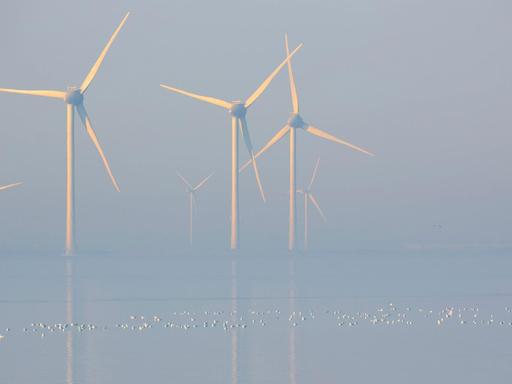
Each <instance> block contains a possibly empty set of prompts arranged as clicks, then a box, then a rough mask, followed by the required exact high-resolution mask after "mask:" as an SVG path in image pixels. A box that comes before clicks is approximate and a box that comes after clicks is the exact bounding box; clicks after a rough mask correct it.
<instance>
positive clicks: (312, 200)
mask: <svg viewBox="0 0 512 384" xmlns="http://www.w3.org/2000/svg"><path fill="white" fill-rule="evenodd" d="M308 197H309V200H311V202H312V203H313V205H314V206H315V208H316V209H317V211H318V213H319V214H320V216H322V219H323V220H324V221H325V222H327V218H326V217H325V215H324V213H323V212H322V209H321V208H320V205H319V204H318V202H317V201H316V199H315V196H313V195H312V194H311V193H308Z"/></svg>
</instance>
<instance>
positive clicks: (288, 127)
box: [240, 35, 373, 250]
mask: <svg viewBox="0 0 512 384" xmlns="http://www.w3.org/2000/svg"><path fill="white" fill-rule="evenodd" d="M285 47H286V53H287V54H288V52H289V49H288V36H287V35H285ZM288 78H289V81H290V93H291V98H292V106H293V112H292V113H291V114H290V117H289V119H288V122H287V123H286V124H285V126H284V127H283V128H281V130H280V131H278V132H277V133H276V134H275V136H274V137H272V138H271V139H270V140H269V141H268V142H267V144H265V145H264V146H263V147H262V148H261V149H260V150H259V151H258V152H257V153H256V155H255V158H258V157H259V156H260V155H261V154H262V153H264V152H265V151H266V150H267V149H269V148H270V147H272V146H273V145H274V144H275V143H277V142H278V141H279V140H281V139H282V138H283V137H284V136H285V135H286V134H287V133H289V134H290V218H289V227H288V249H289V250H293V249H295V237H296V227H297V218H296V212H297V208H296V202H295V197H296V190H297V185H296V180H295V179H296V165H295V163H296V157H297V151H296V136H295V135H296V131H297V130H300V131H305V132H308V133H310V134H312V135H314V136H318V137H321V138H323V139H327V140H329V141H333V142H335V143H338V144H342V145H345V146H347V147H349V148H352V149H354V150H356V151H359V152H362V153H365V154H367V155H370V156H373V154H372V153H370V152H368V151H367V150H365V149H363V148H360V147H357V146H355V145H353V144H350V143H349V142H347V141H345V140H341V139H339V138H337V137H335V136H333V135H331V134H330V133H327V132H325V131H322V130H320V129H318V128H316V127H314V126H313V125H311V124H309V123H306V122H305V121H304V120H303V119H302V117H301V116H300V115H299V98H298V96H297V87H296V86H295V78H294V76H293V71H292V61H291V60H289V61H288ZM248 165H249V162H247V163H245V164H244V165H243V166H242V167H241V168H240V171H243V170H244V169H245V168H246V167H247V166H248Z"/></svg>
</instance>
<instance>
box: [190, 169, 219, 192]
mask: <svg viewBox="0 0 512 384" xmlns="http://www.w3.org/2000/svg"><path fill="white" fill-rule="evenodd" d="M214 173H215V172H212V173H211V174H210V175H208V176H207V177H205V178H204V179H203V180H201V182H200V183H199V184H197V185H196V187H195V188H194V191H197V190H198V189H199V188H201V187H202V186H203V185H204V184H205V183H206V182H207V181H208V180H209V179H210V177H212V176H213V174H214Z"/></svg>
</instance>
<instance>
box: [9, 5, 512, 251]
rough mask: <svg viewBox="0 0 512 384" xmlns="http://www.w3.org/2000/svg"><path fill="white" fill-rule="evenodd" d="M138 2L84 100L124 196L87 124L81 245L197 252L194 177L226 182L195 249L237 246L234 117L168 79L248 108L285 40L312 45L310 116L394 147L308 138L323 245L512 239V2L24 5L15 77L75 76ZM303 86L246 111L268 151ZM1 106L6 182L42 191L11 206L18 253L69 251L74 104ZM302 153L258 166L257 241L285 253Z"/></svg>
mask: <svg viewBox="0 0 512 384" xmlns="http://www.w3.org/2000/svg"><path fill="white" fill-rule="evenodd" d="M128 10H129V11H132V15H131V16H130V18H129V20H128V22H127V24H126V25H125V28H124V29H123V30H122V32H121V33H120V35H119V36H118V39H117V41H116V42H115V44H114V45H113V47H112V49H111V51H110V53H109V55H108V57H107V58H106V60H105V62H104V64H103V67H102V68H101V70H100V72H99V74H98V77H97V79H96V80H95V81H94V83H93V85H92V86H91V88H90V90H89V93H88V95H87V98H86V100H85V102H86V105H87V107H88V110H89V113H90V115H91V119H92V122H93V125H94V127H95V129H96V131H97V133H98V136H99V138H100V140H101V142H102V144H103V146H104V149H105V152H106V154H107V156H108V158H109V160H110V162H111V165H112V169H113V171H114V174H115V175H116V177H117V178H118V181H119V184H120V187H121V190H122V192H121V193H120V194H117V193H115V191H114V190H113V188H112V186H111V184H110V182H109V180H108V177H107V175H106V173H105V171H104V170H103V168H102V165H101V162H100V159H99V157H98V155H97V154H96V153H95V151H94V148H93V146H92V144H91V143H90V142H89V141H88V139H87V137H86V135H85V133H84V131H83V129H82V127H81V126H79V125H78V124H77V125H76V128H77V135H76V137H77V143H76V148H77V150H76V155H77V159H76V170H77V171H76V172H77V184H76V185H77V219H78V228H77V229H78V233H79V236H78V242H79V245H80V246H81V247H82V248H85V249H86V250H114V251H126V250H134V249H149V250H155V251H156V250H163V249H166V248H169V249H171V250H172V249H181V248H184V247H185V246H186V244H187V232H186V231H187V228H186V208H187V207H186V194H185V192H184V190H183V187H182V185H181V184H180V181H179V180H178V178H177V177H176V176H175V171H176V170H180V171H181V172H182V173H183V174H184V175H186V176H187V177H188V178H189V179H190V180H191V181H194V182H195V181H198V180H200V179H201V178H202V177H204V176H206V175H207V174H209V173H210V172H211V171H216V175H215V177H214V178H212V180H211V183H209V184H208V185H207V186H206V188H205V189H204V190H203V191H201V193H200V194H199V195H198V200H199V210H198V213H197V216H196V219H197V221H198V225H197V226H196V231H197V232H196V239H197V240H198V241H200V240H202V241H203V246H204V247H207V248H213V249H219V250H223V249H225V248H227V240H228V236H227V225H228V197H229V196H228V182H229V173H228V169H229V168H228V166H229V157H228V154H229V148H230V136H229V135H230V132H229V128H228V115H227V114H226V113H225V112H224V111H222V110H220V109H217V108H215V107H211V106H208V105H203V104H201V103H199V102H196V101H193V100H190V99H187V98H185V97H181V96H178V95H174V94H171V93H168V92H166V91H164V90H162V89H160V88H159V86H158V84H159V83H162V82H163V83H166V84H170V85H175V86H178V87H183V88H185V89H188V90H191V91H195V92H198V93H203V94H208V95H212V96H218V97H221V98H225V99H238V98H245V97H247V96H248V95H249V94H251V93H252V92H253V90H254V89H255V88H256V87H257V86H258V85H259V83H260V82H261V81H262V80H263V79H264V78H265V77H266V76H267V75H268V73H269V72H270V71H271V70H272V69H273V67H274V66H275V65H277V64H278V63H279V62H280V61H281V60H282V58H283V56H284V41H283V35H284V33H285V32H288V33H289V36H290V42H291V44H292V45H293V46H295V45H296V44H298V43H300V42H304V44H305V45H304V48H303V49H302V51H301V52H299V53H298V54H297V55H296V58H295V59H294V69H295V74H296V79H297V85H298V90H299V97H300V101H301V111H302V115H303V117H304V118H305V119H306V120H307V121H310V122H311V123H314V124H315V125H316V126H318V127H320V128H322V129H325V130H327V131H329V132H330V133H332V134H335V135H338V136H340V137H343V138H346V139H347V140H349V141H352V142H353V143H355V144H357V145H361V146H364V147H366V148H369V149H371V150H372V151H374V152H375V153H376V154H377V156H376V157H375V158H368V157H365V156H364V155H360V154H358V153H355V152H351V151H350V150H348V149H345V148H343V147H339V146H337V145H335V144H333V143H329V142H324V141H322V140H321V139H317V138H314V137H309V136H306V135H300V136H299V139H298V140H299V141H298V151H299V169H298V179H299V184H303V183H304V182H305V180H306V179H307V178H309V175H310V174H311V171H312V168H313V165H314V161H315V159H316V157H317V156H319V155H321V158H322V159H321V166H320V171H319V175H318V179H317V181H316V185H315V190H316V196H317V198H318V200H319V201H320V203H321V205H322V208H323V209H324V211H325V212H326V215H327V217H328V219H329V222H328V223H327V224H323V223H322V222H321V221H320V219H319V217H318V216H317V215H316V213H315V212H311V216H310V217H311V221H310V222H311V232H310V237H311V246H312V247H314V248H320V249H383V248H400V247H403V245H404V244H413V245H414V244H423V245H429V246H450V247H454V246H455V247H462V248H464V247H470V248H473V247H474V246H475V245H477V246H484V247H491V246H492V247H503V246H510V244H509V243H510V241H509V239H510V238H511V236H512V233H511V228H512V204H510V199H511V196H512V175H511V173H510V171H509V168H510V167H509V164H510V163H511V161H512V154H511V151H510V140H511V139H512V135H511V133H510V127H511V126H512V114H511V112H510V103H511V101H512V82H511V79H512V55H511V54H510V47H511V46H512V45H511V42H512V25H511V24H510V14H511V11H512V4H510V2H508V1H466V0H465V1H463V0H457V1H455V0H449V1H428V2H427V1H386V2H383V1H378V0H375V1H370V0H364V1H322V2H317V1H310V2H307V1H280V2H274V1H258V2H253V3H251V4H249V3H246V2H235V1H215V2H210V1H202V2H188V1H187V2H185V1H183V2H170V1H125V2H115V1H88V2H70V1H48V2H40V1H16V2H9V3H8V4H4V5H3V7H2V12H0V35H1V36H2V38H1V39H0V52H2V61H1V63H0V67H1V70H0V86H2V87H13V88H24V87H25V88H43V89H44V88H50V89H51V88H56V89H63V88H65V87H66V86H67V85H78V84H79V83H80V82H81V81H82V79H83V77H84V76H85V74H86V73H87V71H88V70H89V68H90V66H91V65H92V63H93V62H94V61H95V60H96V57H97V55H98V54H99V52H100V50H101V49H102V48H103V46H104V44H105V43H106V41H107V39H108V37H109V36H110V34H111V33H112V31H113V30H114V28H115V27H116V26H117V24H118V23H119V21H120V20H121V18H122V17H123V15H124V14H125V12H126V11H128ZM287 81H288V80H287V76H286V72H284V71H283V72H282V73H281V74H280V76H279V77H278V78H277V79H276V80H275V82H274V83H273V84H272V85H271V86H270V87H269V89H268V91H267V92H266V93H265V94H264V95H263V96H262V98H261V99H260V100H258V102H257V103H256V104H255V105H254V108H253V109H252V110H251V111H250V112H249V114H248V122H249V128H250V130H251V133H252V137H253V141H254V144H255V146H256V147H259V146H261V145H262V144H263V143H264V142H265V141H266V140H267V139H268V138H269V137H270V136H271V135H272V134H273V133H274V132H275V131H276V130H277V129H279V128H280V127H281V126H282V125H283V124H284V123H285V121H286V119H287V117H288V113H289V111H290V109H291V103H290V98H289V91H288V84H287ZM0 110H1V111H2V113H1V116H2V117H1V124H0V127H1V128H0V132H1V135H2V136H1V137H2V139H1V140H0V162H1V164H2V167H1V171H0V184H7V183H10V182H14V181H17V180H22V181H24V182H25V184H24V186H23V187H22V188H19V189H16V190H12V191H8V192H5V193H2V194H1V195H0V209H1V210H2V214H1V219H0V228H1V230H0V244H2V252H11V251H32V250H34V249H39V250H44V251H60V250H62V248H63V242H64V181H65V179H64V177H65V169H64V166H65V163H64V150H65V147H64V143H65V142H64V139H65V106H64V104H63V103H61V102H59V101H55V100H46V99H42V98H34V97H28V96H16V95H0ZM287 151H288V147H287V145H286V144H284V143H281V144H279V145H277V146H276V147H275V148H274V149H272V151H271V152H269V153H268V156H265V157H263V158H262V159H261V161H260V168H261V174H262V180H263V183H264V187H265V189H266V191H267V193H268V197H269V202H268V203H267V205H263V204H262V202H261V200H260V199H259V196H258V193H257V189H256V184H255V182H254V177H253V175H252V173H247V174H244V175H242V177H241V189H240V190H241V231H242V232H241V240H242V245H243V246H244V245H245V246H246V247H248V248H252V247H255V246H260V247H264V248H271V247H273V248H276V249H285V247H286V234H287V197H286V189H287V177H288V176H287V175H288V164H287V156H288V152H287ZM241 153H242V159H245V158H246V154H245V153H244V152H243V151H242V152H241ZM299 218H300V220H301V222H302V205H299ZM199 221H201V222H200V223H199ZM434 224H441V225H442V226H443V228H442V229H436V228H434V227H433V225H434ZM299 229H300V230H302V224H300V226H299Z"/></svg>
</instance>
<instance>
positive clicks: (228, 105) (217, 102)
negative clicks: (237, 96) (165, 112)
mask: <svg viewBox="0 0 512 384" xmlns="http://www.w3.org/2000/svg"><path fill="white" fill-rule="evenodd" d="M160 86H161V87H162V88H164V89H167V90H168V91H172V92H176V93H179V94H181V95H185V96H188V97H192V98H193V99H196V100H201V101H204V102H206V103H210V104H213V105H216V106H218V107H222V108H226V109H230V108H231V103H228V102H227V101H224V100H221V99H217V98H215V97H211V96H202V95H198V94H196V93H192V92H187V91H184V90H182V89H179V88H174V87H169V86H168V85H165V84H160Z"/></svg>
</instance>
